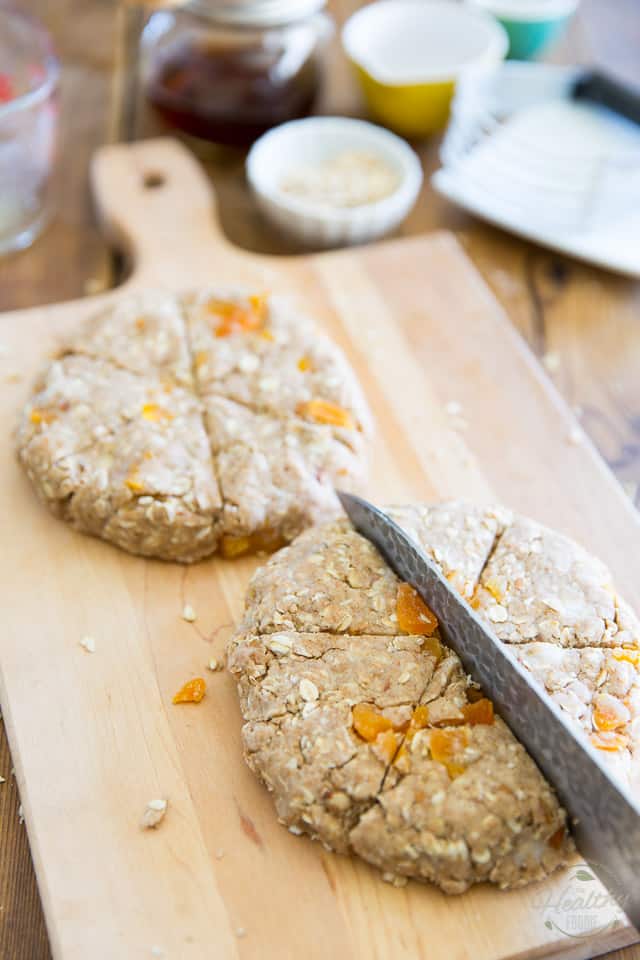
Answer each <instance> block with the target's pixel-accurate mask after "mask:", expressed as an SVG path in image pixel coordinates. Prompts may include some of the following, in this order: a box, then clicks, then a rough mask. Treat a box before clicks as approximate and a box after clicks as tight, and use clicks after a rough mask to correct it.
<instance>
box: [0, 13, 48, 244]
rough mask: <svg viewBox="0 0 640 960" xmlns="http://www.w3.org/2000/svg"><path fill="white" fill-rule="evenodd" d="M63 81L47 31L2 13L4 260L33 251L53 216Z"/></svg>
mask: <svg viewBox="0 0 640 960" xmlns="http://www.w3.org/2000/svg"><path fill="white" fill-rule="evenodd" d="M58 75H59V66H58V61H57V59H56V58H55V56H54V54H53V51H52V49H51V43H50V40H49V37H48V35H47V33H46V32H45V31H44V29H43V28H42V27H41V26H40V25H39V24H38V23H37V22H36V21H35V20H33V19H31V18H29V17H27V16H25V15H24V14H21V13H18V12H17V11H12V10H8V9H6V10H5V9H0V254H3V253H8V252H10V251H13V250H21V249H22V248H24V247H27V246H29V244H30V243H31V242H32V241H33V240H34V239H35V237H36V236H37V235H38V234H39V233H40V231H41V230H42V228H43V227H44V226H45V224H46V223H47V221H48V219H49V217H50V215H51V212H52V206H53V172H54V167H55V162H56V134H57V126H58V99H57V90H58Z"/></svg>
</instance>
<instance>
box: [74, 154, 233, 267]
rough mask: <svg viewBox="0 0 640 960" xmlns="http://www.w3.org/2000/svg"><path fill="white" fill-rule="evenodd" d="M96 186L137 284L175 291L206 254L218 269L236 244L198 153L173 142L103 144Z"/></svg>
mask: <svg viewBox="0 0 640 960" xmlns="http://www.w3.org/2000/svg"><path fill="white" fill-rule="evenodd" d="M91 186H92V190H93V195H94V199H95V203H96V208H97V212H98V216H99V218H100V220H101V223H102V226H103V229H104V230H105V232H106V233H107V235H108V236H109V238H110V239H111V240H112V241H113V242H114V243H115V244H116V245H117V246H118V248H120V249H123V250H124V251H125V252H126V253H127V254H128V255H129V256H130V257H131V259H132V266H133V272H132V279H131V281H130V283H132V282H133V283H135V284H136V285H138V286H139V285H141V284H146V285H151V284H155V285H160V286H171V285H175V284H180V283H182V282H183V279H182V278H183V276H188V275H189V266H190V264H191V263H192V261H193V259H194V258H201V257H202V256H203V253H204V251H206V255H207V256H209V257H211V259H212V263H211V265H212V269H213V268H215V266H216V264H215V255H216V250H217V251H218V253H219V254H220V255H221V259H224V254H225V252H226V253H227V256H228V252H229V251H230V245H229V243H228V241H227V240H226V238H225V237H224V235H223V233H222V231H221V230H220V227H219V223H218V218H217V213H216V202H215V195H214V191H213V188H212V186H211V183H210V182H209V180H208V178H207V176H206V175H205V173H204V171H203V170H202V167H201V166H200V164H199V163H198V162H197V160H196V159H195V157H194V156H193V155H192V154H191V153H190V151H189V150H188V149H187V148H186V147H185V146H183V145H182V144H181V143H179V142H178V141H177V140H173V139H171V138H168V137H167V138H162V139H153V140H142V141H139V142H137V143H131V144H129V143H126V144H125V143H122V144H113V145H109V146H105V147H101V148H100V149H99V150H98V151H97V152H96V154H95V155H94V157H93V161H92V166H91Z"/></svg>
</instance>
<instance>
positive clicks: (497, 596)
mask: <svg viewBox="0 0 640 960" xmlns="http://www.w3.org/2000/svg"><path fill="white" fill-rule="evenodd" d="M482 586H483V587H484V589H485V590H486V591H487V592H488V593H490V594H491V596H492V597H493V599H494V600H495V601H496V603H502V600H503V596H502V591H501V590H500V585H499V584H498V581H497V580H493V579H491V578H489V579H488V580H485V582H484V583H483V584H482Z"/></svg>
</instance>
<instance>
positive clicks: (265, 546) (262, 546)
mask: <svg viewBox="0 0 640 960" xmlns="http://www.w3.org/2000/svg"><path fill="white" fill-rule="evenodd" d="M285 543H286V540H285V539H284V537H283V536H282V535H281V534H280V533H279V532H278V531H277V530H272V529H271V528H270V527H264V528H263V529H262V530H256V531H255V532H254V533H250V534H248V535H247V536H241V537H238V536H233V535H231V534H225V536H223V538H222V541H221V544H220V552H221V553H222V556H223V557H226V558H227V559H228V560H230V559H233V557H240V556H243V555H244V554H246V553H260V552H264V553H273V552H274V551H275V550H279V549H280V547H283V546H284V545H285Z"/></svg>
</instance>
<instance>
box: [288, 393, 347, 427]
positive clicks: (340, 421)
mask: <svg viewBox="0 0 640 960" xmlns="http://www.w3.org/2000/svg"><path fill="white" fill-rule="evenodd" d="M296 413H297V414H298V415H299V416H300V417H304V418H305V419H306V420H314V421H315V423H324V424H327V425H328V426H331V427H346V428H347V429H348V430H353V428H354V427H355V423H354V422H353V417H352V416H351V414H350V413H349V411H348V410H345V409H344V407H340V406H338V404H337V403H331V402H330V401H329V400H318V399H316V400H307V401H306V403H299V404H298V406H297V407H296Z"/></svg>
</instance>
